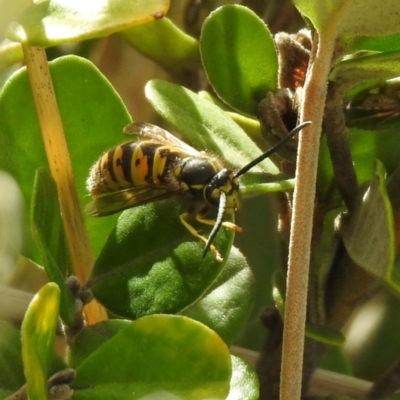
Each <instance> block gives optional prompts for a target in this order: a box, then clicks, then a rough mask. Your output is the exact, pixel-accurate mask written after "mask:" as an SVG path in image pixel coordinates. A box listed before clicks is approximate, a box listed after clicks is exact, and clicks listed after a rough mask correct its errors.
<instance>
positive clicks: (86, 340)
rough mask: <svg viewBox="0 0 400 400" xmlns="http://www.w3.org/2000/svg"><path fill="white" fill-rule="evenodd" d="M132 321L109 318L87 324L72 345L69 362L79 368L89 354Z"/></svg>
mask: <svg viewBox="0 0 400 400" xmlns="http://www.w3.org/2000/svg"><path fill="white" fill-rule="evenodd" d="M130 324H131V321H128V320H122V319H109V320H106V321H102V322H99V323H98V324H95V325H86V326H85V327H84V328H83V329H82V330H81V331H80V332H79V335H78V336H77V337H76V338H75V340H74V341H73V343H72V344H71V346H70V351H69V357H68V360H69V363H70V367H71V368H75V369H76V368H77V367H78V365H80V364H81V363H82V361H83V360H85V359H86V358H87V357H88V356H90V355H91V354H92V353H93V352H94V351H96V350H97V349H98V348H99V347H100V346H101V345H102V344H104V343H105V342H106V341H107V340H109V339H110V338H112V337H113V336H114V335H115V334H117V333H118V332H119V331H121V330H122V329H124V328H126V327H128V326H130Z"/></svg>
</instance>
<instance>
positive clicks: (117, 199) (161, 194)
mask: <svg viewBox="0 0 400 400" xmlns="http://www.w3.org/2000/svg"><path fill="white" fill-rule="evenodd" d="M176 192H177V190H171V189H170V188H165V187H161V188H155V187H154V186H152V187H144V188H143V187H141V188H131V189H125V190H119V191H117V192H110V193H104V194H101V195H99V196H96V197H94V199H93V200H92V201H91V202H90V203H89V204H88V205H87V206H86V208H85V212H86V214H88V215H91V216H93V217H102V216H106V215H111V214H115V213H117V212H119V211H123V210H126V209H127V208H132V207H137V206H139V205H143V204H146V203H149V202H152V201H155V200H161V199H165V198H167V197H170V196H173V195H174V194H175V193H176Z"/></svg>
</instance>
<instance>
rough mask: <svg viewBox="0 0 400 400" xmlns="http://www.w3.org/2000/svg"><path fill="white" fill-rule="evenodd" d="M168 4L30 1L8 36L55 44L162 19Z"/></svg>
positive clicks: (149, 0)
mask: <svg viewBox="0 0 400 400" xmlns="http://www.w3.org/2000/svg"><path fill="white" fill-rule="evenodd" d="M168 7H169V1H168V0H133V1H124V0H116V1H112V2H93V1H92V2H86V1H84V2H82V1H71V0H50V1H46V2H40V3H35V4H32V5H31V7H30V8H28V9H27V10H26V12H25V13H24V14H23V15H22V16H21V17H20V18H19V20H18V22H13V23H11V24H10V26H9V31H8V37H9V38H10V39H11V40H13V41H16V42H21V43H23V44H26V45H29V46H55V45H57V44H61V43H70V42H75V41H81V40H87V39H92V38H97V37H102V36H108V35H110V34H112V33H114V32H119V31H122V30H124V29H127V28H130V27H132V26H135V25H138V24H143V23H146V22H149V21H153V20H154V19H159V18H162V17H163V16H164V15H165V14H166V12H167V10H168Z"/></svg>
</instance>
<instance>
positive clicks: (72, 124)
mask: <svg viewBox="0 0 400 400" xmlns="http://www.w3.org/2000/svg"><path fill="white" fill-rule="evenodd" d="M50 71H51V74H52V78H53V83H54V87H55V92H56V96H57V101H58V106H59V109H60V113H61V118H62V121H63V126H64V129H65V133H66V138H67V142H68V147H69V150H70V155H71V159H72V164H73V169H74V174H75V179H76V182H77V186H78V191H79V195H80V197H81V198H82V199H83V198H85V197H87V190H86V185H85V183H86V179H87V177H88V175H89V168H90V166H91V165H92V164H94V162H95V161H96V160H97V158H98V157H99V156H100V155H101V154H102V153H103V152H104V151H106V150H108V148H110V147H112V146H114V145H116V144H118V143H119V142H122V141H124V136H123V134H122V129H123V127H124V126H125V125H126V124H128V123H129V122H130V117H129V114H128V112H127V110H126V108H125V106H124V104H123V103H122V101H121V99H120V97H119V96H118V94H117V93H116V92H115V90H114V88H113V87H112V86H111V84H110V83H109V82H108V81H107V80H106V79H105V78H104V76H103V75H102V74H101V73H100V72H99V70H98V69H97V68H96V67H95V66H94V65H93V64H92V63H91V62H89V61H87V60H85V59H83V58H80V57H76V56H66V57H61V58H59V59H57V60H56V61H53V62H51V63H50ZM95 99H101V102H99V101H95ZM21 110H23V112H24V118H21ZM40 132H41V131H40V128H39V123H38V120H37V116H36V109H35V106H34V103H33V99H32V94H31V89H30V84H29V81H28V76H27V73H26V69H25V68H22V69H20V70H19V71H17V72H16V73H15V74H14V75H12V76H11V78H10V79H9V80H8V81H7V83H6V84H5V86H4V88H3V91H2V92H1V94H0V148H1V149H2V156H1V157H0V168H1V169H4V170H6V171H8V172H9V173H10V174H11V175H12V176H14V178H16V180H17V181H18V184H19V185H20V188H21V190H22V193H23V196H24V200H25V204H26V206H27V213H26V214H27V215H30V210H29V204H30V203H31V196H32V187H33V182H34V175H35V171H36V170H37V168H39V167H41V166H45V165H47V160H46V155H45V152H44V147H43V142H42V137H41V133H40ZM115 220H116V218H113V217H110V218H108V219H106V220H103V219H102V220H100V219H96V218H92V217H89V218H87V224H88V228H89V233H90V236H91V242H92V245H93V247H94V251H95V253H98V252H99V250H100V248H101V246H102V245H103V244H104V241H105V239H106V238H107V235H108V234H109V232H110V231H111V229H112V227H113V226H114V225H115ZM26 226H29V221H28V220H27V221H26ZM28 238H29V236H28ZM27 253H28V255H29V256H31V257H32V258H34V259H35V261H36V262H39V261H40V260H38V258H39V257H38V255H37V253H34V254H32V247H31V248H28V251H27ZM39 263H40V262H39Z"/></svg>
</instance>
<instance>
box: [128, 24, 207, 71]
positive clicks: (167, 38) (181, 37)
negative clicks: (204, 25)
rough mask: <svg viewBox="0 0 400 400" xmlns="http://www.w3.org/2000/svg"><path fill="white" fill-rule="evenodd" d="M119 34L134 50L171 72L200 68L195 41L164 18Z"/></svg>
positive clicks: (197, 47) (197, 44) (198, 51)
mask: <svg viewBox="0 0 400 400" xmlns="http://www.w3.org/2000/svg"><path fill="white" fill-rule="evenodd" d="M123 36H124V38H125V39H126V40H127V41H128V43H130V44H131V45H132V46H133V47H134V48H135V49H136V50H138V51H140V52H141V53H142V54H144V55H145V56H146V57H148V58H150V59H151V60H153V61H155V62H156V63H157V64H159V65H161V66H162V67H163V68H165V69H166V70H167V71H169V72H170V73H172V74H177V75H182V74H185V73H186V74H187V73H188V72H189V71H191V70H198V69H200V68H201V60H200V50H199V43H198V42H197V40H196V39H194V38H193V37H191V36H189V35H187V34H186V33H184V32H183V31H181V30H180V29H179V28H178V27H177V26H176V25H174V24H173V23H172V21H171V20H169V19H168V18H162V19H160V20H158V21H154V22H150V23H148V24H143V25H139V26H135V27H133V28H130V29H128V30H126V31H124V32H123ZM160 38H163V40H160Z"/></svg>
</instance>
